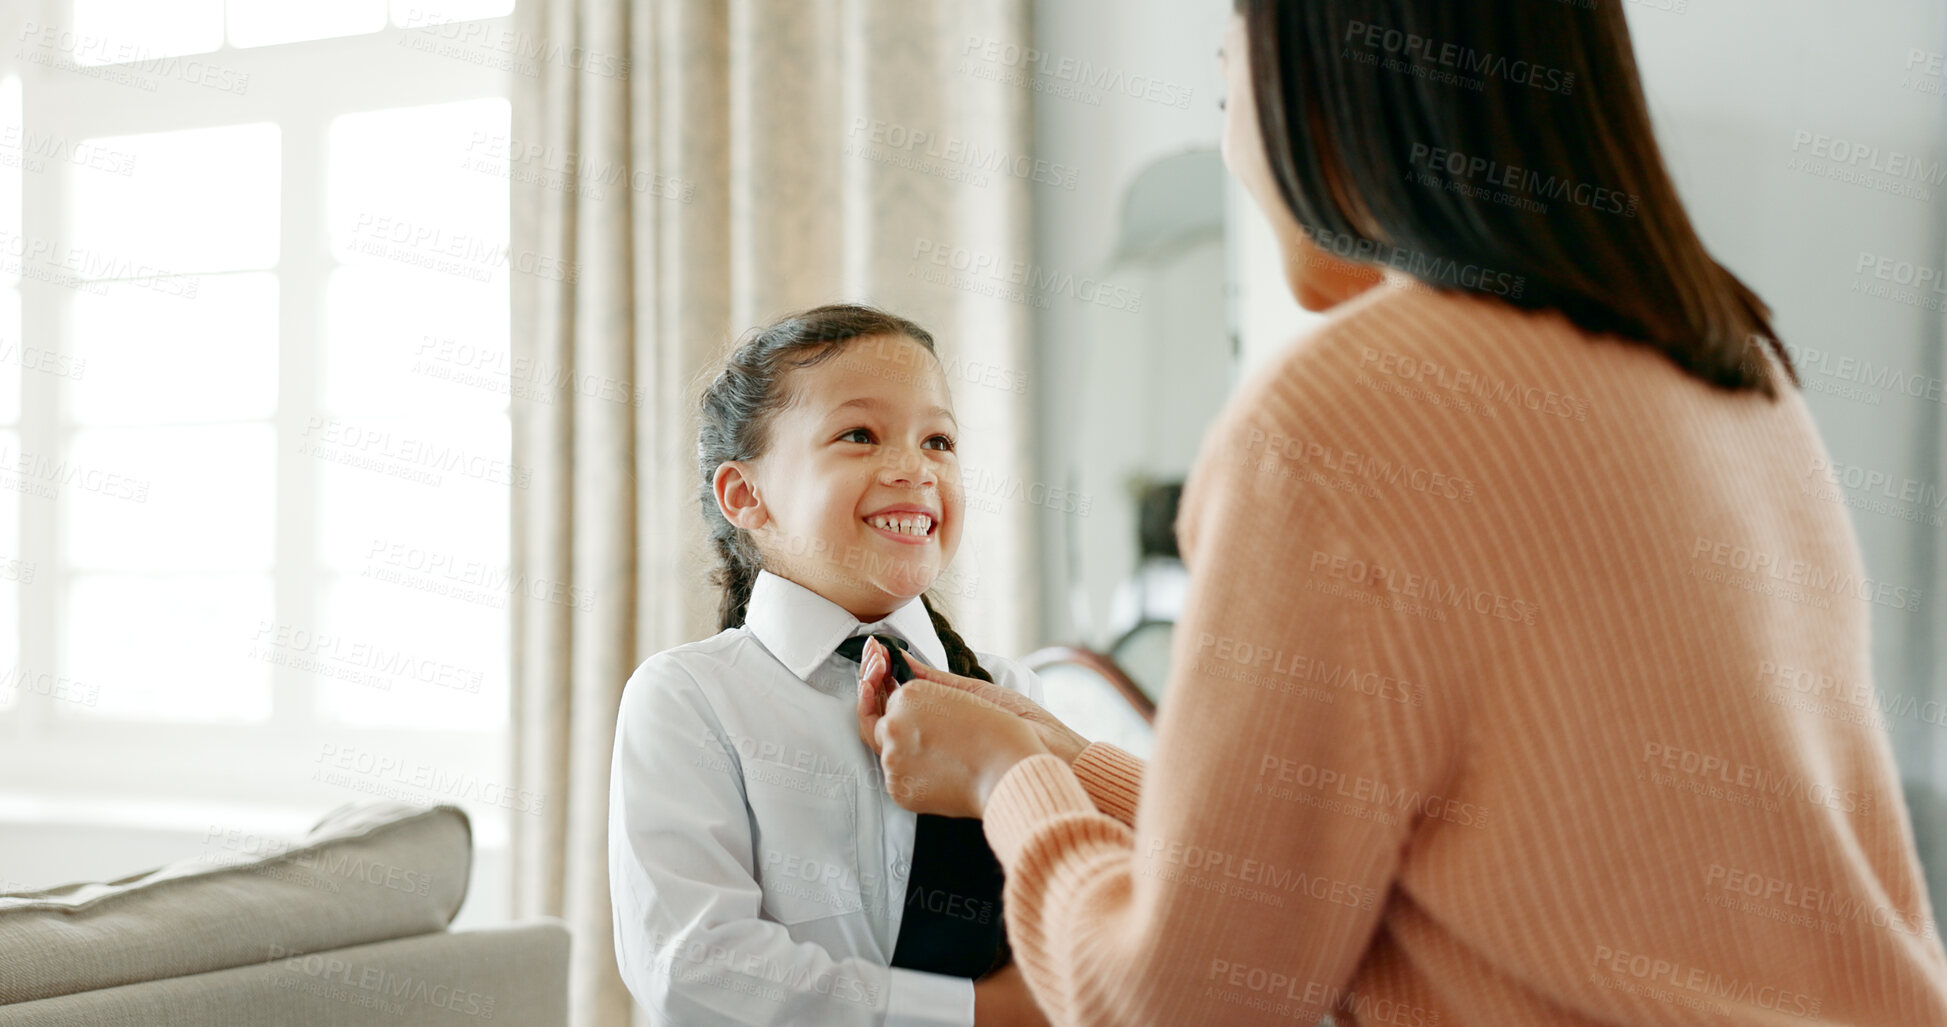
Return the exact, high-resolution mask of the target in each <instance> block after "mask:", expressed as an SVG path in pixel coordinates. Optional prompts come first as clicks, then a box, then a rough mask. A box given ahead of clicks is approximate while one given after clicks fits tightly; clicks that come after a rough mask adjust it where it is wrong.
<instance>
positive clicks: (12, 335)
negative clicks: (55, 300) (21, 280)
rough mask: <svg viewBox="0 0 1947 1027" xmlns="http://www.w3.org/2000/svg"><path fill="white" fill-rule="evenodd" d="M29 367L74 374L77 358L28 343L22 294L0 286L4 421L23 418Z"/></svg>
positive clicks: (0, 399)
mask: <svg viewBox="0 0 1947 1027" xmlns="http://www.w3.org/2000/svg"><path fill="white" fill-rule="evenodd" d="M27 367H32V368H34V369H35V370H36V371H44V372H46V373H48V374H60V375H64V376H68V375H73V374H74V366H73V361H70V360H64V359H63V358H61V357H59V356H57V355H55V354H53V353H49V352H47V351H46V350H45V349H43V348H41V347H39V346H28V345H27V343H26V341H25V340H23V339H22V338H21V337H20V293H18V292H15V291H14V290H12V289H0V424H13V423H14V422H16V421H18V420H20V376H21V372H22V370H23V369H24V368H27Z"/></svg>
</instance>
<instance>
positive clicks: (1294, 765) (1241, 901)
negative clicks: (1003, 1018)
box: [985, 376, 1452, 1025]
mask: <svg viewBox="0 0 1947 1027" xmlns="http://www.w3.org/2000/svg"><path fill="white" fill-rule="evenodd" d="M1267 377H1268V376H1267ZM1292 391H1295V390H1292ZM1317 410H1318V406H1317V405H1316V404H1310V403H1305V402H1299V401H1297V400H1296V399H1294V398H1286V397H1285V396H1284V395H1282V394H1280V393H1279V392H1278V391H1277V390H1276V389H1274V388H1269V387H1264V388H1255V389H1250V390H1248V391H1247V392H1246V393H1244V394H1240V396H1239V398H1238V400H1237V401H1234V402H1233V404H1232V406H1231V407H1230V408H1228V409H1227V410H1226V412H1225V414H1224V416H1223V417H1221V418H1220V419H1219V421H1218V423H1217V424H1216V425H1214V426H1213V427H1212V429H1211V432H1210V434H1209V436H1207V437H1206V440H1205V443H1204V447H1203V450H1202V452H1201V453H1200V454H1199V457H1198V460H1197V464H1196V466H1195V468H1194V470H1193V471H1192V473H1191V476H1190V480H1189V482H1188V484H1187V485H1186V492H1185V499H1184V504H1185V505H1184V511H1183V513H1182V515H1181V518H1180V520H1179V522H1178V535H1179V540H1180V542H1181V543H1182V546H1181V548H1182V550H1183V553H1184V559H1185V562H1186V564H1187V566H1188V568H1189V572H1190V583H1189V591H1188V596H1187V602H1186V607H1185V609H1186V613H1185V616H1184V618H1183V620H1182V621H1181V622H1180V623H1179V624H1178V626H1177V630H1176V638H1177V644H1176V646H1175V649H1174V651H1173V653H1172V656H1171V667H1170V677H1169V680H1170V684H1169V688H1168V690H1167V695H1168V699H1167V700H1166V701H1165V703H1164V704H1163V709H1162V710H1161V713H1160V715H1159V717H1158V722H1157V741H1156V751H1155V755H1154V756H1153V758H1152V759H1151V761H1150V763H1151V768H1150V769H1149V770H1148V772H1147V773H1145V774H1144V775H1143V776H1144V777H1146V778H1148V779H1149V780H1148V782H1147V787H1145V788H1143V789H1142V790H1141V792H1140V798H1139V800H1137V797H1136V794H1135V793H1134V790H1133V789H1131V790H1130V794H1129V795H1128V798H1129V799H1132V800H1136V803H1135V804H1136V807H1137V808H1136V811H1135V815H1134V817H1133V818H1132V821H1130V820H1124V819H1122V818H1120V817H1118V816H1115V815H1113V810H1114V807H1115V806H1116V805H1117V803H1116V801H1115V800H1114V799H1111V800H1110V801H1108V802H1106V803H1105V802H1103V801H1102V800H1103V798H1104V796H1105V794H1106V793H1108V792H1109V791H1110V790H1109V789H1105V788H1104V787H1103V780H1104V778H1105V776H1107V775H1105V773H1104V769H1105V767H1106V763H1107V761H1103V760H1099V759H1078V760H1077V761H1076V763H1077V766H1076V767H1075V768H1073V769H1071V768H1070V767H1068V766H1067V765H1065V764H1063V763H1062V761H1061V760H1060V759H1058V758H1056V757H1053V756H1038V757H1035V758H1032V759H1029V760H1026V761H1023V762H1022V763H1021V764H1020V765H1018V766H1017V767H1015V768H1014V769H1013V770H1012V771H1010V772H1009V773H1008V775H1007V776H1006V777H1005V778H1003V779H1002V781H1001V782H1000V784H999V785H997V786H996V788H995V789H994V792H993V794H992V796H991V797H990V800H989V803H988V806H987V808H986V811H985V824H986V831H987V835H988V838H989V840H990V841H991V842H992V843H993V846H994V850H995V852H996V854H997V855H998V856H999V857H1000V859H1001V860H1002V862H1003V864H1004V865H1005V867H1006V870H1007V886H1006V894H1005V899H1006V901H1005V906H1006V910H1007V921H1008V933H1009V936H1010V937H1011V938H1012V939H1013V943H1014V951H1015V956H1016V958H1017V960H1018V961H1019V962H1020V964H1021V967H1022V972H1023V973H1024V975H1025V976H1026V978H1027V980H1028V982H1029V985H1030V987H1031V988H1032V989H1033V991H1034V994H1035V996H1036V998H1037V999H1038V1000H1039V1002H1040V1003H1041V1006H1042V1008H1043V1009H1044V1010H1045V1011H1046V1012H1047V1013H1048V1015H1049V1017H1050V1019H1051V1020H1052V1021H1053V1022H1054V1023H1057V1024H1064V1025H1066V1024H1090V1025H1094V1024H1104V1025H1106V1024H1130V1025H1138V1024H1158V1023H1225V1024H1240V1025H1241V1024H1257V1023H1266V1024H1269V1023H1280V1024H1290V1023H1293V1022H1306V1023H1309V1022H1313V1021H1315V1020H1316V1019H1318V1017H1319V1016H1320V1015H1321V1014H1323V1013H1327V1012H1330V1011H1331V1005H1332V1001H1331V999H1332V998H1333V997H1337V996H1343V995H1344V993H1345V992H1344V989H1345V986H1346V984H1347V982H1348V981H1349V979H1350V977H1351V975H1352V973H1353V971H1354V969H1355V967H1356V966H1357V964H1358V961H1359V960H1360V958H1361V956H1362V955H1363V953H1364V951H1365V949H1366V947H1367V945H1368V944H1369V941H1370V939H1371V936H1372V934H1373V932H1374V930H1375V927H1376V925H1377V924H1378V922H1379V920H1380V918H1381V916H1382V913H1383V912H1384V908H1385V906H1386V904H1387V902H1388V898H1389V894H1390V891H1391V887H1392V884H1393V881H1394V878H1395V875H1396V874H1397V872H1398V869H1399V866H1400V861H1401V859H1402V854H1403V852H1404V851H1405V849H1406V847H1407V843H1408V840H1409V838H1410V837H1411V835H1412V834H1413V832H1414V831H1415V830H1416V828H1417V827H1418V825H1419V824H1420V823H1421V819H1422V818H1421V817H1420V816H1419V808H1418V806H1417V802H1416V797H1418V796H1424V795H1427V794H1429V793H1432V792H1435V791H1437V790H1438V788H1439V786H1440V783H1441V779H1442V777H1443V775H1445V774H1446V770H1445V769H1444V768H1445V764H1446V761H1447V759H1448V754H1449V753H1450V752H1451V748H1452V747H1451V744H1450V743H1449V742H1448V741H1447V740H1446V739H1445V738H1444V736H1443V732H1442V728H1441V725H1440V724H1439V723H1438V722H1437V720H1436V719H1435V713H1434V712H1433V708H1431V707H1421V706H1414V705H1411V704H1402V703H1395V702H1387V701H1381V700H1379V699H1375V698H1372V697H1368V696H1363V695H1352V694H1340V695H1337V696H1334V697H1333V698H1334V701H1330V702H1321V701H1315V698H1314V697H1310V696H1307V695H1306V694H1305V690H1302V689H1293V688H1290V687H1287V686H1288V684H1289V682H1290V680H1291V679H1290V678H1289V677H1288V675H1290V674H1291V673H1292V671H1291V668H1294V667H1299V666H1303V667H1314V666H1352V665H1360V666H1365V667H1371V666H1373V665H1375V664H1381V665H1383V664H1384V663H1385V661H1386V660H1387V659H1388V658H1389V654H1388V653H1387V652H1386V650H1385V641H1386V638H1387V635H1388V631H1387V629H1388V628H1389V627H1390V626H1391V623H1397V622H1398V621H1397V618H1398V617H1399V614H1398V613H1396V612H1395V611H1392V610H1390V609H1386V608H1385V607H1384V602H1383V601H1384V599H1385V596H1384V593H1383V592H1378V593H1372V592H1370V591H1360V590H1358V589H1348V588H1343V587H1341V586H1343V585H1344V580H1343V576H1341V577H1333V576H1331V575H1330V574H1328V573H1325V570H1326V569H1328V568H1330V567H1331V566H1333V561H1334V560H1343V559H1344V556H1345V554H1346V553H1347V552H1348V549H1347V543H1346V539H1347V537H1348V534H1349V532H1348V530H1347V528H1346V526H1347V525H1349V524H1353V523H1358V521H1357V514H1358V509H1357V506H1356V504H1357V503H1359V502H1364V501H1366V500H1364V499H1362V498H1361V497H1360V496H1358V495H1356V494H1353V493H1350V492H1348V491H1346V490H1343V489H1335V488H1331V487H1329V486H1326V485H1321V484H1319V483H1318V482H1317V481H1316V478H1315V476H1310V475H1307V474H1306V473H1304V469H1303V467H1302V464H1300V463H1298V462H1296V461H1294V460H1292V459H1291V458H1290V457H1289V456H1288V455H1287V454H1289V453H1291V452H1293V451H1294V450H1293V449H1292V447H1293V446H1297V447H1298V449H1297V450H1296V451H1297V452H1300V453H1302V452H1304V451H1305V450H1304V447H1305V446H1307V445H1314V444H1318V445H1325V444H1326V443H1325V442H1324V441H1323V438H1324V436H1323V435H1322V434H1321V433H1319V432H1318V430H1317V428H1316V427H1315V426H1314V425H1308V424H1306V423H1305V420H1306V419H1305V418H1301V417H1300V416H1299V415H1298V412H1299V411H1308V412H1309V411H1317ZM1316 420H1317V421H1318V423H1319V425H1324V424H1328V423H1329V420H1328V415H1326V414H1320V415H1319V416H1318V417H1317V418H1316ZM1295 440H1306V441H1304V442H1298V441H1295ZM1388 618H1393V619H1394V620H1393V621H1391V622H1389V620H1388ZM1086 755H1087V754H1086V753H1085V756H1086ZM1090 781H1093V782H1094V785H1093V787H1090V786H1089V785H1088V782H1090ZM1293 1017H1303V1020H1302V1021H1298V1020H1294V1019H1293Z"/></svg>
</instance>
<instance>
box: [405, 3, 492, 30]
mask: <svg viewBox="0 0 1947 1027" xmlns="http://www.w3.org/2000/svg"><path fill="white" fill-rule="evenodd" d="M513 9H514V0H392V24H394V25H402V26H404V27H406V28H413V27H415V26H419V25H437V24H439V23H441V22H446V21H466V20H468V19H470V18H495V17H499V16H500V15H503V14H506V13H508V12H510V11H512V10H513Z"/></svg>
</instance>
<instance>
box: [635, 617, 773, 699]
mask: <svg viewBox="0 0 1947 1027" xmlns="http://www.w3.org/2000/svg"><path fill="white" fill-rule="evenodd" d="M753 646H756V647H759V648H761V646H760V645H759V643H758V642H757V639H756V638H755V637H754V636H753V635H752V634H751V632H750V629H749V628H748V627H741V626H740V627H735V628H726V629H725V630H723V631H719V632H717V633H716V634H714V635H711V636H710V637H708V638H700V639H697V640H696V641H694V642H684V643H683V644H682V645H678V646H671V647H670V648H668V649H664V650H663V651H662V652H659V653H657V654H656V655H654V656H651V657H649V658H648V659H646V660H644V661H642V663H640V664H639V665H637V667H636V669H635V673H633V674H631V675H629V681H628V684H627V685H626V686H624V687H625V691H626V690H628V689H636V690H641V691H652V690H653V691H669V690H673V691H690V692H694V691H706V692H707V691H710V690H711V686H712V685H714V684H715V683H717V682H719V681H722V680H723V679H724V678H725V677H727V676H728V675H730V674H732V673H734V672H735V670H736V668H737V665H738V664H739V663H740V662H741V661H742V660H743V659H744V658H746V653H747V651H748V650H749V649H750V648H751V647H753Z"/></svg>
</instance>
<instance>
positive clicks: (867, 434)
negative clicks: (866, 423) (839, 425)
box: [839, 428, 872, 446]
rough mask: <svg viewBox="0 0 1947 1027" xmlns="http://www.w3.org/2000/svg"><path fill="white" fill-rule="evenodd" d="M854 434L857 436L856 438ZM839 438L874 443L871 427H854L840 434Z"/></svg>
mask: <svg viewBox="0 0 1947 1027" xmlns="http://www.w3.org/2000/svg"><path fill="white" fill-rule="evenodd" d="M854 436H857V437H856V438H854ZM839 439H840V440H842V441H846V442H860V443H864V444H865V445H868V446H869V445H871V444H872V431H871V429H869V428H853V429H852V430H850V431H848V432H846V433H845V434H843V435H840V436H839Z"/></svg>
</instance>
